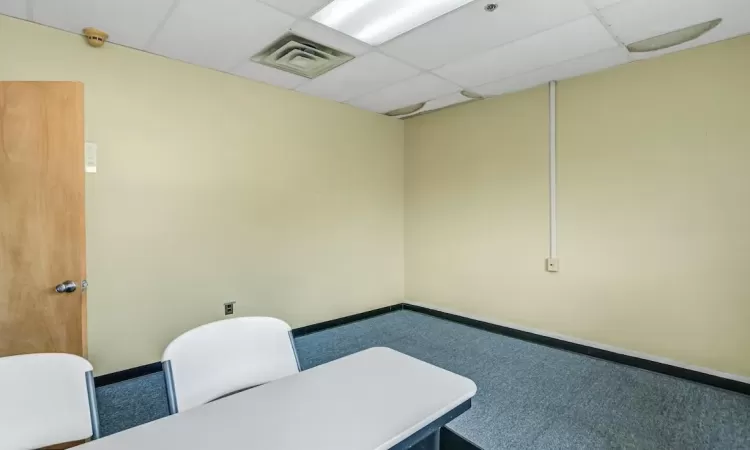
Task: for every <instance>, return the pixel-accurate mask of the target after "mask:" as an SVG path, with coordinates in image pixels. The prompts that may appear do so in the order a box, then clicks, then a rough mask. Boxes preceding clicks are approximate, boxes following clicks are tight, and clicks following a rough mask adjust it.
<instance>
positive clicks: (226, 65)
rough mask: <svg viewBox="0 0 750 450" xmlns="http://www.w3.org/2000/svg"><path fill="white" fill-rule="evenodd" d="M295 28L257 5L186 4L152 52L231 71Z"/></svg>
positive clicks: (195, 0) (189, 0)
mask: <svg viewBox="0 0 750 450" xmlns="http://www.w3.org/2000/svg"><path fill="white" fill-rule="evenodd" d="M292 22H294V18H293V17H291V16H289V15H287V14H284V13H282V12H279V11H277V10H275V9H273V8H271V7H270V6H268V5H265V4H263V3H259V2H257V1H254V0H212V1H206V0H181V1H180V3H179V6H178V7H177V8H176V9H175V11H174V13H172V15H171V17H170V18H169V20H167V22H166V23H165V24H164V28H163V29H162V31H161V32H160V33H159V34H158V35H157V36H156V38H155V39H154V41H153V42H152V43H151V45H150V46H149V50H150V51H152V52H154V53H157V54H160V55H164V56H168V57H170V58H175V59H179V60H182V61H186V62H190V63H193V64H197V65H199V66H204V67H209V68H212V69H217V70H225V71H226V70H229V69H232V68H234V67H237V66H238V65H239V64H242V63H243V62H244V61H246V60H248V59H249V58H250V57H251V56H253V55H254V54H255V53H257V52H258V51H260V50H262V49H263V48H264V47H266V46H267V45H269V44H270V43H272V42H273V41H274V40H276V39H277V38H278V37H280V36H282V35H283V34H284V33H285V32H287V31H288V29H289V27H290V26H291V25H292Z"/></svg>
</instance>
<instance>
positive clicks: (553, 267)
mask: <svg viewBox="0 0 750 450" xmlns="http://www.w3.org/2000/svg"><path fill="white" fill-rule="evenodd" d="M558 271H560V258H547V272H558Z"/></svg>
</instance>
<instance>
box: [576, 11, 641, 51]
mask: <svg viewBox="0 0 750 450" xmlns="http://www.w3.org/2000/svg"><path fill="white" fill-rule="evenodd" d="M586 7H587V8H588V9H589V11H591V14H592V15H593V16H594V17H596V20H598V21H599V23H601V24H602V26H603V27H604V29H605V30H607V33H609V35H610V36H612V39H614V41H615V42H617V45H619V46H620V47H621V48H623V49H624V50H626V51H627V50H628V48H627V46H626V45H625V43H624V42H622V41H621V40H620V38H619V37H617V35H616V34H615V32H614V31H613V30H612V26H611V25H610V24H609V23H608V22H607V21H606V20H605V19H604V16H602V13H601V12H600V11H599V9H597V8H595V7H594V6H592V5H591V2H590V1H589V0H586ZM628 60H632V58H631V57H630V52H628Z"/></svg>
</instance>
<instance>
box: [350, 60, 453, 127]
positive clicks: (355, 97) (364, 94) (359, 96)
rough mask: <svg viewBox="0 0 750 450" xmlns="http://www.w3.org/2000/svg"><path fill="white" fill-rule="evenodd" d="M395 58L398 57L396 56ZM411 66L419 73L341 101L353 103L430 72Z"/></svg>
mask: <svg viewBox="0 0 750 450" xmlns="http://www.w3.org/2000/svg"><path fill="white" fill-rule="evenodd" d="M378 53H380V52H378ZM385 56H387V57H389V58H390V56H388V55H385ZM394 59H396V58H394ZM397 61H399V62H403V61H400V60H397ZM409 67H411V68H412V69H415V70H419V73H418V74H416V75H414V76H413V77H406V78H403V79H401V80H397V81H394V82H392V83H388V84H386V85H385V86H380V87H378V88H375V89H373V90H371V91H367V92H364V93H362V94H359V95H356V96H354V97H351V98H348V99H346V100H342V101H340V102H339V103H346V104H347V105H351V102H353V101H356V100H358V99H360V98H362V97H365V96H367V95H370V94H374V93H376V92H379V91H382V90H383V89H386V88H389V87H391V86H393V85H395V84H398V83H402V82H404V81H407V80H411V79H412V78H417V77H419V76H422V75H425V74H426V73H428V72H423V71H422V70H420V69H417V68H416V67H414V66H411V65H410V66H409ZM431 75H434V74H431ZM454 84H455V83H454ZM352 106H354V105H352ZM376 114H381V113H376Z"/></svg>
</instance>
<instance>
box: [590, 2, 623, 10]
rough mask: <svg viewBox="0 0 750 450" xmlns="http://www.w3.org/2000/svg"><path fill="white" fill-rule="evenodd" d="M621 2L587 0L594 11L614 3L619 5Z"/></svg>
mask: <svg viewBox="0 0 750 450" xmlns="http://www.w3.org/2000/svg"><path fill="white" fill-rule="evenodd" d="M621 1H622V0H588V2H589V5H591V7H593V8H596V9H602V8H606V7H607V6H612V5H614V4H615V3H620V2H621Z"/></svg>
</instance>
